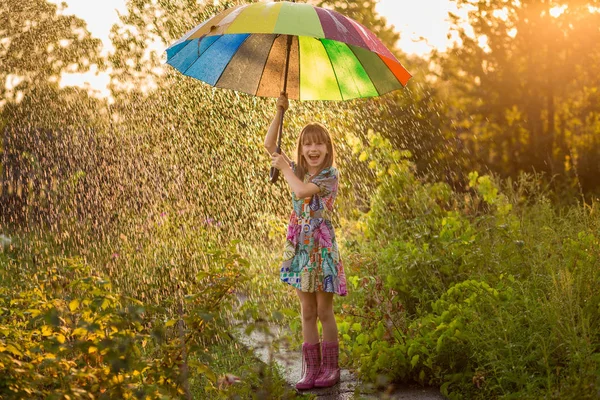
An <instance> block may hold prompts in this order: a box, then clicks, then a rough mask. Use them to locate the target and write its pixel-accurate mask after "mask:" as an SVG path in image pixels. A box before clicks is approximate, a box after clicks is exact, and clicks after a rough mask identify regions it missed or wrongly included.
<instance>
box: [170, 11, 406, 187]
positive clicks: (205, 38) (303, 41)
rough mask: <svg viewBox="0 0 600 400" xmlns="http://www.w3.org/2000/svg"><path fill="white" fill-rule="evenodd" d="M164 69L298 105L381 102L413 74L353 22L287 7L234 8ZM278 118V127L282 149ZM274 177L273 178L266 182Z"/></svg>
mask: <svg viewBox="0 0 600 400" xmlns="http://www.w3.org/2000/svg"><path fill="white" fill-rule="evenodd" d="M166 52H167V64H169V65H171V66H173V67H174V68H176V69H177V70H178V71H180V72H182V73H183V74H184V75H187V76H191V77H193V78H196V79H199V80H201V81H204V82H206V83H208V84H210V85H212V86H216V87H219V88H226V89H233V90H236V91H241V92H245V93H248V94H251V95H254V96H263V97H279V95H280V93H281V92H285V93H287V95H288V98H290V99H296V100H349V99H355V98H366V97H374V96H380V95H383V94H385V93H388V92H391V91H393V90H396V89H399V88H401V87H403V86H405V85H406V83H407V82H408V80H409V79H410V77H411V75H410V73H409V72H408V71H407V70H406V69H405V68H404V67H403V66H402V64H400V62H399V61H398V60H397V59H396V57H394V55H393V54H392V53H391V52H390V51H389V50H388V49H387V48H386V47H385V46H384V45H383V44H382V43H381V41H380V40H379V39H378V38H377V37H376V36H375V34H373V33H372V32H371V31H369V30H368V29H367V28H365V27H364V26H363V25H361V24H359V23H358V22H356V21H354V20H352V19H350V18H348V17H345V16H343V15H342V14H339V13H337V12H335V11H332V10H327V9H325V8H321V7H315V6H312V5H309V4H303V3H295V2H288V1H280V2H259V3H252V4H246V5H241V6H238V7H233V8H230V9H227V10H225V11H223V12H222V13H220V14H218V15H216V16H214V17H212V18H210V19H208V20H206V21H204V22H203V23H201V24H200V25H198V26H196V27H195V28H193V29H192V30H190V31H189V32H188V33H186V34H185V35H184V36H183V37H182V38H181V39H179V40H178V41H177V42H175V43H174V44H172V45H171V46H170V47H169V48H168V49H167V50H166ZM282 128H283V114H282V120H281V122H280V125H279V135H278V152H279V151H280V146H281V136H282ZM276 180H277V171H276V170H272V171H271V181H272V182H274V181H276Z"/></svg>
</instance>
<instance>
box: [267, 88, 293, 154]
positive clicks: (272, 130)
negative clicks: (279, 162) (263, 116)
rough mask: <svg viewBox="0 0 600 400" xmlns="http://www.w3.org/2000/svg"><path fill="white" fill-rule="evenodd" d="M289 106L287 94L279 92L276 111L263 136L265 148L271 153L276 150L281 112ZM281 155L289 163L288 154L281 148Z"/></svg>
mask: <svg viewBox="0 0 600 400" xmlns="http://www.w3.org/2000/svg"><path fill="white" fill-rule="evenodd" d="M288 107H289V102H288V98H287V95H286V94H285V93H281V96H279V99H278V100H277V113H276V114H275V118H273V121H272V122H271V126H270V127H269V130H268V131H267V136H265V149H266V150H267V152H268V153H269V155H272V154H273V153H275V150H277V132H278V131H279V122H280V121H281V114H283V112H284V110H287V109H288ZM281 155H282V156H283V157H284V158H285V160H286V162H287V163H288V164H289V163H290V159H289V158H288V156H287V155H286V154H285V153H284V152H283V150H281Z"/></svg>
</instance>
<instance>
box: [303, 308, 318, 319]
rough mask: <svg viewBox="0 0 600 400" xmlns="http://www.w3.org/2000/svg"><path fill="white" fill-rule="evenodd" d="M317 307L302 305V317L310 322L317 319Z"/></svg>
mask: <svg viewBox="0 0 600 400" xmlns="http://www.w3.org/2000/svg"><path fill="white" fill-rule="evenodd" d="M317 315H318V313H317V307H311V306H302V319H303V320H304V321H308V322H312V321H316V320H317Z"/></svg>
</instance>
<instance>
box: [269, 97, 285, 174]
mask: <svg viewBox="0 0 600 400" xmlns="http://www.w3.org/2000/svg"><path fill="white" fill-rule="evenodd" d="M284 115H285V108H284V109H283V110H282V112H281V119H280V120H279V132H278V135H277V149H276V150H275V152H276V153H277V154H281V135H282V134H283V116H284ZM278 178H279V170H278V169H277V168H275V167H271V172H270V173H269V182H271V183H275V182H277V179H278Z"/></svg>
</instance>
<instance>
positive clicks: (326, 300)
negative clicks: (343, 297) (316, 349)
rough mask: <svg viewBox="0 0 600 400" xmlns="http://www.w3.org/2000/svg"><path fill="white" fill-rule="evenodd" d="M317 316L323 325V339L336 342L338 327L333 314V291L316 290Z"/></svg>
mask: <svg viewBox="0 0 600 400" xmlns="http://www.w3.org/2000/svg"><path fill="white" fill-rule="evenodd" d="M316 298H317V316H318V317H319V321H321V326H322V327H323V341H324V342H337V340H338V329H337V323H336V322H335V316H334V315H333V293H325V292H317V293H316Z"/></svg>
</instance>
